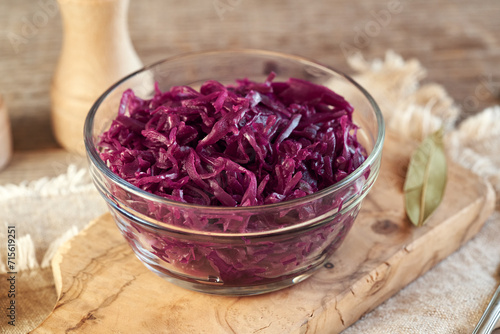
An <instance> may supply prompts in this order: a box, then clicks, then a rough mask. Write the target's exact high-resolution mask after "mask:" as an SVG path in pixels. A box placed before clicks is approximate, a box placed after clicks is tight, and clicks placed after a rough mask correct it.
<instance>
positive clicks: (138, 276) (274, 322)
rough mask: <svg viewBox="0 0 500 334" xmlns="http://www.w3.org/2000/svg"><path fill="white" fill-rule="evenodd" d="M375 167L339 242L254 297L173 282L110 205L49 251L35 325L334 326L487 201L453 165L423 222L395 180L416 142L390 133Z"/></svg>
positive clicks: (316, 329)
mask: <svg viewBox="0 0 500 334" xmlns="http://www.w3.org/2000/svg"><path fill="white" fill-rule="evenodd" d="M386 139H387V140H386V145H385V147H384V154H383V160H382V167H381V174H380V177H379V180H378V181H377V183H376V184H375V186H374V188H373V190H372V192H371V193H370V194H369V195H368V196H367V198H366V200H365V202H364V203H363V207H362V209H361V212H360V215H359V217H358V219H357V221H356V223H355V224H354V226H353V228H352V230H351V232H350V234H349V235H348V236H347V238H346V240H345V242H344V244H343V245H342V246H341V247H340V249H339V250H338V251H337V253H336V254H334V255H333V256H332V258H331V259H330V262H329V263H330V264H332V265H333V267H332V266H331V265H327V266H325V268H321V269H320V270H319V271H318V272H317V273H316V274H315V275H313V276H312V277H311V278H309V279H307V280H305V281H304V282H302V283H299V284H297V285H295V286H293V287H291V288H287V289H284V290H281V291H277V292H274V293H269V294H265V295H261V296H253V297H242V298H233V297H222V296H210V295H205V294H201V293H197V292H191V291H188V290H184V289H182V288H179V287H176V286H174V285H172V284H170V283H168V282H166V281H164V280H162V279H161V278H159V277H157V276H156V275H155V274H153V273H152V272H150V271H148V270H147V269H146V268H145V266H144V265H142V263H141V262H140V261H139V260H138V259H137V258H136V257H135V256H134V255H133V253H132V250H131V249H130V247H129V246H128V245H127V244H126V242H125V241H124V239H123V237H122V236H121V235H120V232H119V231H118V229H117V228H116V226H115V225H114V223H113V221H112V218H111V216H110V215H109V214H106V215H104V216H102V217H99V218H98V219H97V220H95V221H94V222H92V223H91V224H90V225H89V226H88V227H87V228H86V229H85V230H84V231H83V232H82V233H80V234H79V235H78V236H76V237H75V238H74V239H72V240H71V241H70V242H69V243H67V244H66V245H65V247H64V248H63V249H61V250H60V251H59V253H58V255H57V256H56V257H55V258H54V261H53V268H54V274H55V277H56V280H57V285H56V286H57V288H58V292H59V301H58V303H57V305H56V306H55V308H54V311H53V313H52V314H51V315H50V316H49V317H48V318H47V319H46V320H45V321H44V322H43V323H42V324H41V325H40V326H39V327H38V328H37V329H36V330H34V332H33V333H53V332H61V333H62V332H66V333H261V334H262V333H271V334H275V333H294V334H295V333H297V334H299V333H300V334H304V333H309V334H310V333H338V332H340V331H342V330H343V329H345V328H346V327H348V326H349V325H351V324H352V323H354V322H355V321H356V320H357V319H359V318H360V317H361V316H362V315H363V314H364V313H365V312H368V311H369V310H371V309H373V308H375V307H376V306H377V305H379V304H380V303H382V302H383V301H384V300H386V299H387V298H389V297H390V296H392V295H393V294H395V293H396V292H397V291H399V290H400V289H401V288H402V287H404V286H406V285H407V284H408V283H409V282H411V281H413V280H414V279H415V278H417V277H419V276H421V275H422V274H423V273H425V272H426V271H427V270H429V269H430V268H432V267H433V266H434V265H435V264H437V263H438V262H439V261H441V260H442V259H444V258H445V257H446V256H448V255H449V254H451V253H452V252H454V251H455V250H456V249H457V248H459V247H460V246H461V245H462V244H464V243H465V242H466V241H467V240H469V239H470V238H472V237H473V236H474V235H475V234H476V233H477V232H478V231H479V229H480V228H481V227H482V225H483V223H484V221H485V220H486V218H487V217H488V216H489V215H490V214H491V212H492V211H493V207H494V197H495V196H494V193H493V191H492V188H491V186H490V185H489V184H487V183H484V182H483V181H482V180H481V179H480V178H479V177H477V176H474V175H473V174H471V173H470V172H469V171H467V170H464V169H462V168H461V167H458V166H456V165H454V164H450V166H449V183H448V186H447V189H446V193H445V197H444V200H443V203H442V205H441V206H440V207H439V208H438V210H437V211H436V212H435V214H434V215H433V216H432V217H431V218H430V221H429V223H428V224H427V225H426V226H424V227H422V228H415V227H413V226H412V225H411V223H410V222H409V221H408V220H407V219H406V217H405V213H404V205H403V203H404V198H403V193H402V186H403V181H404V166H406V165H407V163H408V160H409V152H411V150H412V148H413V146H412V145H410V144H404V143H401V141H400V140H399V139H398V138H393V137H392V136H391V135H388V136H387V138H386Z"/></svg>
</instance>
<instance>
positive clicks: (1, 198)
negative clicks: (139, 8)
mask: <svg viewBox="0 0 500 334" xmlns="http://www.w3.org/2000/svg"><path fill="white" fill-rule="evenodd" d="M350 64H351V66H352V67H353V68H354V69H355V70H357V71H358V75H356V77H355V78H356V80H358V81H359V82H360V83H361V84H362V85H363V86H365V88H366V89H367V90H368V91H369V92H371V94H372V95H373V96H374V98H375V100H376V101H377V102H378V103H379V105H380V107H381V109H382V112H383V113H384V116H385V119H386V123H387V127H388V128H389V129H391V130H392V131H394V132H398V133H400V135H401V136H407V137H408V136H409V137H411V138H413V139H416V140H421V139H422V138H424V137H425V135H427V134H428V133H430V132H432V131H434V130H437V129H438V128H440V127H444V128H445V129H446V131H447V135H446V145H447V150H448V153H449V155H450V157H451V158H453V159H454V160H455V161H457V162H458V163H460V164H462V165H463V166H465V167H466V168H470V169H471V170H472V171H474V172H475V173H477V174H478V175H481V176H483V177H485V178H486V179H488V180H489V181H490V182H492V184H493V186H494V187H495V189H496V191H497V194H498V193H500V160H499V158H497V157H496V152H498V150H499V149H500V107H494V108H490V109H487V110H485V111H483V112H482V113H480V114H478V115H477V116H475V117H473V118H470V119H468V120H466V121H464V122H462V123H461V124H460V126H458V127H456V120H457V118H458V117H459V112H460V110H459V108H458V107H457V106H456V105H454V103H453V101H452V100H451V98H450V97H449V96H448V95H447V94H446V91H445V90H444V89H443V87H441V86H439V85H436V84H432V83H431V84H425V85H422V84H421V80H422V79H423V78H424V77H425V70H424V69H423V68H422V66H421V65H420V64H419V62H418V61H416V60H409V61H404V60H403V59H402V58H401V57H400V56H398V55H396V54H394V53H392V52H388V53H387V55H386V58H385V59H380V60H374V61H372V62H366V61H364V60H363V59H362V58H360V57H354V58H352V59H351V60H350ZM105 211H106V208H105V204H104V201H103V199H102V198H100V196H99V195H98V194H97V191H96V190H95V188H94V186H93V184H92V183H91V181H90V179H89V175H88V173H87V171H86V170H78V169H77V168H76V167H74V166H69V167H68V170H67V172H66V173H64V174H62V175H60V176H59V177H56V178H53V179H41V180H38V181H35V182H31V183H25V184H19V185H7V186H0V212H2V215H1V218H0V282H1V284H0V308H1V309H2V312H0V332H7V333H25V332H27V331H29V330H30V329H32V328H34V327H36V326H37V325H38V324H39V323H40V322H41V321H42V320H43V319H44V318H45V317H46V316H47V315H48V314H49V313H50V311H51V309H52V307H53V305H54V304H55V301H56V294H55V288H54V283H53V280H52V275H51V270H50V266H49V264H50V259H51V258H52V256H53V254H54V252H55V251H56V249H57V247H58V246H59V245H61V243H62V242H64V241H65V240H67V239H69V238H70V237H71V236H73V235H75V234H76V233H78V231H79V230H81V229H82V228H83V227H84V226H85V225H86V224H87V223H88V222H90V221H91V220H93V219H94V218H96V217H98V216H100V215H101V214H102V213H104V212H105ZM11 225H13V226H15V227H16V243H17V247H18V258H17V259H16V266H17V267H16V271H17V275H16V280H17V281H16V286H15V288H16V306H17V315H16V326H15V327H13V326H10V325H8V324H7V322H8V318H7V317H6V316H5V315H4V314H5V313H4V312H3V310H5V309H6V307H7V305H8V303H9V298H8V296H7V293H6V292H7V290H8V282H7V278H8V277H9V275H8V274H5V273H6V272H7V271H8V268H7V267H6V247H4V246H1V245H6V244H7V241H6V240H7V227H8V226H11ZM498 270H500V211H499V209H498V206H497V211H496V212H495V214H494V215H493V216H492V217H491V218H490V219H489V220H488V222H487V223H486V224H485V226H484V228H483V229H482V230H481V231H480V232H479V234H478V235H477V236H476V237H475V238H474V239H472V240H471V241H470V242H468V243H467V244H466V245H464V246H463V247H462V248H461V249H460V250H458V251H457V252H456V253H454V254H452V255H451V256H450V257H448V258H447V259H446V260H444V261H443V262H441V263H440V264H439V265H437V266H436V267H435V268H433V269H432V270H431V271H429V272H428V273H427V274H425V275H424V276H422V277H421V278H419V279H417V280H416V281H415V282H413V283H412V284H410V285H408V286H407V287H406V288H405V289H403V290H402V291H400V292H399V293H398V294H396V295H395V296H394V297H392V298H390V299H389V300H388V301H386V302H385V303H384V304H382V305H380V306H379V307H378V308H376V309H375V310H374V311H372V312H370V313H369V314H367V315H366V316H364V317H363V318H362V319H361V320H359V321H358V322H356V323H355V324H354V325H352V326H351V327H350V328H348V329H347V330H345V331H344V333H345V334H354V333H356V334H357V333H370V334H371V333H470V332H471V331H472V329H473V328H474V325H475V324H476V323H477V321H478V320H479V318H480V316H481V313H482V311H483V310H484V308H485V307H486V305H487V303H488V301H489V298H490V297H491V296H492V294H493V292H494V290H495V289H496V286H497V285H498V283H499V281H500V277H499V275H498ZM2 273H3V274H2Z"/></svg>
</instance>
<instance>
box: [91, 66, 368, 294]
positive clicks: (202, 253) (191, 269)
mask: <svg viewBox="0 0 500 334" xmlns="http://www.w3.org/2000/svg"><path fill="white" fill-rule="evenodd" d="M273 79H274V74H271V75H270V76H269V77H268V78H267V79H266V80H265V81H264V82H262V83H257V82H253V81H250V80H248V79H242V80H237V81H236V82H235V83H234V84H233V85H229V86H224V85H223V84H221V83H219V82H217V81H206V82H205V83H203V84H202V85H201V87H200V89H199V91H197V90H195V89H193V88H191V87H188V86H176V87H172V88H171V89H170V90H169V91H165V92H162V91H160V89H159V87H158V85H157V86H156V87H155V94H154V96H153V97H152V98H151V99H147V100H144V99H141V98H139V97H137V96H135V94H134V92H133V91H132V90H127V91H125V93H124V94H123V96H122V99H121V102H120V106H119V110H118V116H117V117H116V119H115V120H113V122H112V124H111V126H110V128H109V129H108V130H107V131H105V132H104V133H103V134H102V135H101V137H100V139H99V142H98V148H99V152H100V156H101V158H102V160H103V161H104V162H105V163H106V164H107V166H108V167H109V168H110V169H111V171H112V172H113V173H115V174H116V175H118V176H119V177H121V178H122V179H124V180H126V181H128V182H129V183H131V184H132V185H135V186H136V187H138V188H141V189H143V190H145V191H147V192H150V193H152V194H155V195H158V196H161V197H164V198H166V199H169V200H173V201H177V202H184V203H192V204H196V205H197V206H195V207H193V209H185V208H179V207H176V206H173V205H168V204H163V203H156V202H153V201H150V200H147V199H142V198H140V197H138V195H136V194H131V193H128V192H127V191H124V190H123V189H120V188H119V187H115V188H113V189H110V191H111V193H112V195H113V196H114V197H115V198H118V199H120V200H123V202H126V203H127V205H129V206H130V208H132V210H134V211H136V212H139V213H141V214H146V215H149V216H150V217H153V218H155V219H157V220H159V221H161V222H164V223H167V224H171V225H174V226H181V227H185V228H189V229H192V230H197V231H203V232H208V233H210V232H236V233H250V232H262V231H270V230H276V229H280V228H282V227H286V226H290V225H293V224H296V223H298V222H302V221H310V220H311V219H316V218H318V217H319V218H320V219H321V220H322V223H321V224H318V225H315V226H313V227H311V228H307V229H305V230H304V231H294V232H293V233H291V234H286V235H276V236H271V235H270V236H266V235H263V236H258V237H248V238H247V237H242V238H240V239H239V242H235V243H228V242H227V240H226V241H221V240H220V239H218V238H219V237H214V238H213V239H211V237H210V235H209V234H207V235H208V238H209V239H206V238H204V239H203V238H202V239H203V240H201V239H200V240H198V239H193V238H191V236H190V235H188V234H187V235H186V234H180V235H179V234H177V233H174V232H171V231H168V230H164V229H156V228H154V227H152V226H149V225H144V224H139V223H137V222H134V221H132V220H130V218H127V216H124V215H122V213H118V212H114V214H115V218H116V219H117V222H118V225H119V226H120V229H121V230H122V232H123V234H124V235H125V237H126V239H127V240H128V242H129V243H130V244H131V245H132V247H133V248H134V249H135V250H136V252H139V253H140V254H142V255H141V256H142V258H148V259H149V260H148V261H149V262H148V261H146V262H148V263H149V265H150V266H152V267H154V268H155V270H158V271H160V272H163V273H165V274H167V275H174V276H175V275H177V276H179V275H180V276H187V277H191V278H193V279H196V280H213V279H214V277H215V279H216V280H217V282H220V283H223V284H227V285H248V284H267V283H269V282H276V281H280V280H282V279H287V278H290V277H294V275H297V274H298V273H301V272H306V271H308V270H310V269H311V268H314V267H316V266H317V265H318V263H321V261H322V260H321V259H324V258H325V257H326V256H329V255H330V254H331V253H332V252H333V251H334V250H335V249H337V247H338V246H339V245H340V244H341V243H342V241H343V239H344V237H345V235H346V234H347V232H348V231H349V229H350V227H351V226H352V223H353V221H354V219H355V217H356V215H357V212H358V210H359V205H355V206H353V207H351V208H350V209H349V210H348V211H346V212H345V213H344V214H343V215H335V213H336V212H338V211H340V209H341V208H342V205H343V203H344V201H345V200H347V199H349V198H352V197H353V196H356V195H359V193H360V191H361V188H362V186H363V184H364V181H365V180H366V179H365V178H366V176H367V174H366V173H365V174H366V175H365V174H364V175H362V176H361V177H360V178H361V179H362V180H359V181H360V182H354V183H353V184H352V185H350V186H349V187H346V188H345V189H344V188H343V189H342V190H341V191H339V193H335V194H331V195H329V196H325V197H321V198H317V199H315V200H314V201H306V202H304V203H301V204H298V205H294V206H292V207H287V208H284V209H282V208H277V209H273V210H265V211H263V210H250V211H248V212H246V211H244V212H240V211H239V212H238V214H234V212H228V213H227V214H225V213H220V214H217V215H214V214H213V212H212V213H211V214H207V213H206V212H204V211H203V208H204V207H203V206H212V207H214V206H215V207H220V206H223V207H234V208H235V207H255V206H262V205H266V204H273V203H280V202H284V201H288V200H292V199H296V198H301V197H304V196H306V195H309V194H313V193H315V192H317V191H319V190H321V189H324V188H326V187H328V186H331V185H333V184H335V183H336V182H339V181H340V180H342V179H344V178H345V177H346V176H347V175H349V174H350V173H352V172H353V171H354V170H355V169H356V168H358V167H359V166H360V165H361V164H362V163H363V161H364V160H365V157H366V151H365V149H364V148H363V147H362V145H361V144H360V143H359V142H358V140H357V137H356V134H357V129H358V128H357V126H356V125H355V124H354V123H353V120H352V113H353V107H352V106H351V105H350V104H349V103H348V102H347V101H346V100H345V99H344V98H343V97H342V96H340V95H338V94H336V93H335V92H333V91H331V90H330V89H328V88H326V87H323V86H320V85H317V84H313V83H311V82H308V81H304V80H301V79H295V78H291V79H289V80H287V81H286V82H274V81H273ZM153 263H156V264H153ZM180 276H179V277H180Z"/></svg>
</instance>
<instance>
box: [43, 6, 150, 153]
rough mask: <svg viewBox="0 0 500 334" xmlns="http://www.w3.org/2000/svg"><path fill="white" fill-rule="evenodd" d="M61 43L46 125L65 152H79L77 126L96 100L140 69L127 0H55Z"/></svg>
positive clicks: (80, 139)
mask: <svg viewBox="0 0 500 334" xmlns="http://www.w3.org/2000/svg"><path fill="white" fill-rule="evenodd" d="M58 3H59V8H60V11H61V16H62V20H63V32H64V38H63V45H62V50H61V55H60V58H59V62H58V65H57V68H56V71H55V74H54V78H53V82H52V88H51V99H52V127H53V131H54V135H55V138H56V140H57V141H58V143H59V144H60V145H61V146H62V147H64V148H65V149H67V150H69V151H72V152H77V153H80V154H84V143H83V125H84V121H85V117H86V116H87V113H88V111H89V110H90V108H91V107H92V105H93V103H94V102H95V101H96V100H97V98H98V97H99V96H100V95H101V94H102V93H104V91H105V90H106V89H107V88H109V87H110V86H111V85H112V84H113V83H115V82H116V81H118V80H119V79H121V78H122V77H124V76H125V75H127V74H129V73H131V72H133V71H135V70H138V69H139V68H141V67H142V64H141V61H140V59H139V57H138V56H137V54H136V52H135V50H134V47H133V46H132V42H131V40H130V36H129V33H128V28H127V11H128V4H129V0H58Z"/></svg>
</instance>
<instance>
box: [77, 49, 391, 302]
mask: <svg viewBox="0 0 500 334" xmlns="http://www.w3.org/2000/svg"><path fill="white" fill-rule="evenodd" d="M271 71H273V72H275V73H276V77H275V79H274V81H286V80H287V79H289V78H290V77H295V78H300V79H305V80H308V81H310V82H313V83H316V84H320V85H324V86H327V87H329V88H331V89H332V90H334V91H335V92H336V93H338V94H340V95H342V96H344V97H345V98H346V100H347V101H348V102H350V103H351V104H352V105H353V107H354V109H355V111H354V113H353V120H354V122H355V123H356V124H357V125H358V126H359V127H360V129H359V130H358V134H357V136H358V141H359V142H360V143H361V144H362V145H363V146H364V147H365V149H366V151H367V154H368V156H367V158H366V160H365V162H364V163H363V164H362V165H361V166H360V167H359V168H358V169H356V170H355V171H354V172H353V173H351V174H350V175H349V176H348V177H346V178H344V179H343V180H342V181H340V182H338V183H336V184H334V185H332V186H330V187H328V188H325V189H323V190H321V191H318V192H316V193H314V194H312V195H308V196H305V197H302V198H298V199H295V200H290V201H285V202H281V203H276V204H267V205H261V206H253V207H220V206H218V207H215V206H204V205H194V204H186V203H180V202H176V201H171V200H167V199H165V198H162V197H159V196H156V195H153V194H151V193H148V192H146V191H144V190H141V189H139V188H137V187H135V186H133V185H131V184H130V183H128V182H126V181H125V180H123V179H121V178H119V177H118V176H117V175H115V174H114V173H113V172H112V171H111V170H110V169H109V168H108V167H107V165H106V163H105V162H103V161H102V160H101V158H100V155H99V147H98V141H99V140H98V139H99V136H100V135H101V134H102V133H103V132H104V131H106V130H107V129H108V128H109V126H110V124H111V122H112V120H113V119H114V118H115V117H116V116H117V113H118V105H119V102H120V99H121V95H122V93H123V92H124V91H125V90H126V89H128V88H131V89H133V90H134V92H135V94H136V95H137V96H139V97H141V98H143V99H149V98H151V97H152V96H153V94H154V86H155V83H157V84H158V85H159V88H160V89H161V90H162V91H165V90H169V89H170V87H172V86H178V85H190V86H192V87H194V88H197V87H199V86H200V84H201V83H203V82H205V81H206V80H217V81H220V82H222V83H224V84H228V83H234V80H235V79H242V78H249V79H250V80H254V81H258V82H263V81H264V80H265V79H266V78H267V77H268V75H269V73H270V72H271ZM84 137H85V146H86V152H87V157H88V160H89V169H90V173H91V176H92V179H93V181H94V183H95V185H96V187H97V189H98V191H99V192H100V194H101V195H102V196H103V198H104V199H105V200H106V202H107V205H108V207H109V211H110V212H111V214H112V216H113V218H114V220H115V222H116V224H117V226H118V228H119V230H120V231H121V233H122V234H123V236H124V237H125V239H126V240H127V242H128V243H129V244H130V246H131V247H132V249H133V251H134V252H135V254H136V256H137V257H138V258H139V259H140V260H141V261H142V262H143V263H144V264H145V265H146V267H148V268H149V269H150V270H152V271H153V272H155V273H156V274H158V275H160V276H161V277H164V278H165V279H166V280H167V281H169V282H171V283H174V284H176V285H178V286H181V287H184V288H187V289H191V290H195V291H200V292H205V293H210V294H220V295H233V296H242V295H254V294H260V293H265V292H270V291H274V290H278V289H281V288H285V287H288V286H291V285H293V284H296V283H299V282H301V281H303V280H304V279H306V278H308V277H309V276H311V275H312V274H313V273H314V272H315V271H316V270H317V269H319V268H321V267H322V265H323V264H324V263H325V262H326V261H328V258H329V257H330V256H331V255H332V253H333V252H335V250H336V249H338V247H339V246H340V245H341V243H342V242H343V240H344V239H345V237H346V235H347V234H348V232H349V230H350V229H351V226H352V225H353V223H354V221H355V219H356V216H357V215H358V212H359V209H360V206H361V202H362V200H363V198H364V197H365V196H366V194H367V193H368V192H369V191H370V189H371V188H372V186H373V183H374V182H375V180H376V178H377V176H378V174H379V167H380V159H381V154H382V145H383V140H384V122H383V118H382V115H381V113H380V110H379V108H378V107H377V105H376V103H375V101H374V100H373V99H372V98H371V97H370V95H369V94H368V93H367V92H366V91H365V90H364V89H363V88H362V87H360V86H359V85H358V84H357V83H356V82H354V81H353V80H352V79H350V78H349V77H348V76H346V75H344V74H341V73H338V72H336V71H334V70H332V69H330V68H328V67H325V66H322V65H320V64H318V63H316V62H314V61H311V60H307V59H304V58H301V57H297V56H292V55H286V54H280V53H275V52H268V51H259V50H234V51H213V52H203V53H192V54H187V55H181V56H177V57H172V58H168V59H166V60H163V61H160V62H158V63H155V64H153V65H151V66H147V67H145V68H143V69H141V70H139V71H137V72H135V73H132V74H130V75H129V76H127V77H125V78H124V79H122V80H120V81H119V82H117V83H116V84H115V85H113V86H112V87H111V88H109V89H108V90H107V91H106V92H105V93H104V94H103V95H102V96H101V97H100V98H99V99H98V100H97V101H96V103H95V104H94V105H93V107H92V108H91V110H90V112H89V114H88V116H87V119H86V121H85V129H84ZM266 221H273V222H274V223H275V224H274V225H275V226H279V227H278V228H273V229H266V230H261V229H259V228H258V227H256V228H254V229H251V228H249V229H247V230H246V231H245V233H239V232H235V231H232V230H229V231H227V230H226V231H225V232H224V231H223V230H222V229H214V226H221V225H224V224H226V226H233V224H235V225H238V224H248V226H261V225H262V224H259V222H266ZM201 225H204V226H206V229H193V228H191V227H190V226H201Z"/></svg>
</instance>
